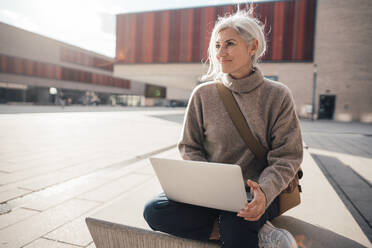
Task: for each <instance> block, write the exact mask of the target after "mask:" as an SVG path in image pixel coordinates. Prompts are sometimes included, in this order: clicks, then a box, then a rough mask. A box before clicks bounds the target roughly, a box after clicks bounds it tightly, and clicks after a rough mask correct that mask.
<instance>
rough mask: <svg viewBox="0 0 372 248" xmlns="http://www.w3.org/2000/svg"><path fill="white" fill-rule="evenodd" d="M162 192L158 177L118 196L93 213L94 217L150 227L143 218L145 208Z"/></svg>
mask: <svg viewBox="0 0 372 248" xmlns="http://www.w3.org/2000/svg"><path fill="white" fill-rule="evenodd" d="M161 192H162V188H161V186H160V184H159V182H158V181H157V180H156V179H152V180H150V181H148V182H146V183H145V184H143V185H142V186H141V187H139V188H138V189H136V190H133V191H131V192H130V193H129V194H126V195H124V196H123V197H120V198H118V199H117V200H115V201H113V202H112V203H110V204H107V206H105V207H101V208H100V209H99V210H97V212H95V213H93V214H91V215H90V216H92V217H93V218H97V219H102V220H105V221H109V222H113V223H125V224H126V225H130V226H135V227H141V228H145V229H148V228H149V227H148V225H147V223H146V221H145V220H144V219H143V217H142V216H143V208H144V206H145V204H146V202H148V201H149V200H151V198H153V197H155V196H156V195H158V194H159V193H161Z"/></svg>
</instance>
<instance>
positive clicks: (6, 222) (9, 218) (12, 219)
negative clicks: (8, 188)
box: [0, 208, 39, 229]
mask: <svg viewBox="0 0 372 248" xmlns="http://www.w3.org/2000/svg"><path fill="white" fill-rule="evenodd" d="M37 213H39V212H38V211H32V210H28V209H23V208H18V209H15V210H12V211H11V212H9V213H7V214H2V215H0V229H3V228H5V227H7V226H10V225H13V224H15V223H17V222H19V221H21V220H24V219H26V218H28V217H30V216H32V215H35V214H37Z"/></svg>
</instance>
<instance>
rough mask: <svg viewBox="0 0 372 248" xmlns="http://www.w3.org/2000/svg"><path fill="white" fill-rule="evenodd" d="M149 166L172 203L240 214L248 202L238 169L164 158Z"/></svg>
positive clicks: (156, 159) (152, 159)
mask: <svg viewBox="0 0 372 248" xmlns="http://www.w3.org/2000/svg"><path fill="white" fill-rule="evenodd" d="M150 163H151V164H152V166H153V168H154V170H155V173H156V175H157V177H158V179H159V182H160V184H161V186H162V188H163V190H164V192H165V194H166V195H167V197H168V198H169V199H171V200H174V201H178V202H184V203H189V204H193V205H198V206H203V207H209V208H215V209H221V210H227V211H232V212H239V211H240V210H241V209H242V208H244V206H245V204H246V203H247V200H248V198H250V194H249V193H248V195H247V193H246V191H245V186H244V181H243V176H242V171H241V168H240V167H239V166H238V165H231V164H219V163H207V162H197V161H189V160H174V159H163V158H150Z"/></svg>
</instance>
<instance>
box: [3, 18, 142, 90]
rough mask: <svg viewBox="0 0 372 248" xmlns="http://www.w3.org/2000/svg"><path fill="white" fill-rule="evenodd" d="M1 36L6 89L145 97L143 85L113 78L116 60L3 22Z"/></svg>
mask: <svg viewBox="0 0 372 248" xmlns="http://www.w3.org/2000/svg"><path fill="white" fill-rule="evenodd" d="M0 33H1V35H0V82H2V83H7V84H6V85H7V87H6V88H12V87H13V86H12V85H10V84H9V83H13V84H15V85H17V84H23V85H27V86H36V87H44V88H48V87H57V88H59V89H71V90H81V91H95V92H102V93H112V94H137V95H144V87H145V86H144V84H141V83H139V82H136V83H134V82H133V83H134V84H137V85H131V82H130V81H129V80H126V79H123V78H115V77H114V75H113V68H112V67H113V66H112V64H113V62H114V59H113V58H110V57H107V56H103V55H100V54H96V53H94V52H90V51H87V50H84V49H81V48H78V47H75V46H72V45H69V44H66V43H62V42H59V41H57V40H54V39H50V38H48V37H45V36H42V35H38V34H35V33H32V32H28V31H26V30H22V29H20V28H17V27H14V26H11V25H8V24H5V23H1V22H0ZM2 87H3V88H4V86H2ZM13 88H14V87H13ZM139 89H142V91H140V90H139Z"/></svg>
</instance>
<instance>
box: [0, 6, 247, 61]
mask: <svg viewBox="0 0 372 248" xmlns="http://www.w3.org/2000/svg"><path fill="white" fill-rule="evenodd" d="M252 1H253V0H248V1H247V0H246V1H241V0H0V22H4V23H7V24H10V25H13V26H16V27H19V28H22V29H25V30H28V31H31V32H34V33H37V34H41V35H44V36H47V37H49V38H53V39H56V40H59V41H62V42H66V43H68V44H71V45H75V46H78V47H81V48H84V49H87V50H90V51H93V52H96V53H99V54H103V55H106V56H109V57H115V45H116V44H115V42H116V34H115V25H116V14H121V13H129V12H140V11H151V10H160V9H176V8H187V7H199V6H210V5H223V4H234V3H239V2H252Z"/></svg>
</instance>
